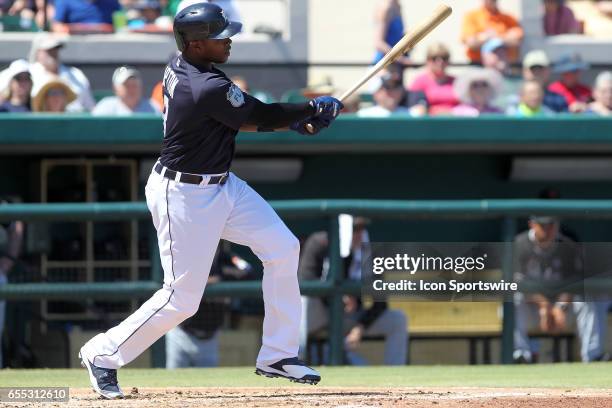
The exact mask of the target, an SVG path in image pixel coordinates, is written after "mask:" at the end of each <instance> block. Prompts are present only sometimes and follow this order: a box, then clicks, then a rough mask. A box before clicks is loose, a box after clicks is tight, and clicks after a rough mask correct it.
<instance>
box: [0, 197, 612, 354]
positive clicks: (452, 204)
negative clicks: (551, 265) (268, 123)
mask: <svg viewBox="0 0 612 408" xmlns="http://www.w3.org/2000/svg"><path fill="white" fill-rule="evenodd" d="M271 205H272V206H273V207H274V209H275V210H276V211H277V212H278V213H279V214H280V215H281V216H283V217H286V218H294V217H309V218H314V217H326V218H327V219H328V220H329V222H328V228H329V229H328V232H329V237H330V271H329V274H328V279H327V280H326V281H324V282H320V281H315V282H301V283H300V289H301V291H302V294H304V295H309V296H321V297H326V298H327V300H328V302H329V313H330V316H329V322H330V325H329V342H330V364H331V365H340V364H342V363H343V332H342V320H343V319H342V315H343V304H342V295H344V294H360V293H361V287H360V283H359V282H346V281H343V279H342V276H341V273H340V270H341V262H342V260H341V257H340V245H339V228H338V217H337V215H338V214H341V213H351V214H355V215H364V216H368V217H371V218H378V219H384V218H407V219H419V218H420V219H439V218H456V217H461V218H471V219H483V218H497V219H499V220H500V222H502V223H503V228H502V231H503V233H502V236H501V237H500V240H501V241H503V242H506V243H507V245H506V250H505V254H504V261H503V267H502V269H503V277H504V279H505V280H506V281H509V280H512V268H511V263H512V253H511V250H512V247H511V242H512V240H513V239H514V236H515V235H516V233H517V231H516V219H517V218H520V217H527V216H530V215H534V214H536V215H538V214H541V215H556V216H561V217H564V218H612V200H554V201H551V200H462V201H453V200H445V201H392V200H295V201H272V202H271ZM148 217H149V212H148V210H147V207H146V204H145V203H140V202H139V203H133V202H121V203H103V204H102V203H90V204H84V203H62V204H6V205H1V206H0V222H6V221H13V220H22V221H24V222H50V221H113V220H114V221H119V220H126V219H147V218H148ZM155 241H156V240H154V241H153V242H155ZM155 248H156V246H155ZM151 257H152V263H151V265H152V271H151V276H152V280H150V281H136V282H115V283H108V282H105V283H45V282H41V283H19V284H11V283H9V284H6V285H3V286H0V299H7V300H40V299H52V298H54V299H57V298H66V297H69V298H70V299H92V298H98V299H99V298H105V299H108V298H115V299H117V298H130V297H135V296H148V295H151V294H152V293H153V292H155V291H156V290H158V289H159V287H160V283H161V281H162V276H163V274H162V270H161V265H160V262H159V253H158V252H157V251H156V250H153V251H152V253H151ZM537 289H538V288H537V287H527V288H524V290H527V291H534V290H537ZM585 289H586V290H589V291H590V292H603V293H612V280H598V281H590V282H585ZM206 296H211V297H217V296H231V297H258V296H261V282H259V281H249V282H221V283H218V284H215V285H211V286H210V287H208V288H207V289H206ZM513 329H514V307H513V304H512V303H510V302H506V303H504V304H503V324H502V362H504V363H511V362H512V349H513Z"/></svg>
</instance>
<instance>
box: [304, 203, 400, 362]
mask: <svg viewBox="0 0 612 408" xmlns="http://www.w3.org/2000/svg"><path fill="white" fill-rule="evenodd" d="M339 221H340V255H341V256H342V258H343V263H342V265H343V270H342V273H343V276H344V278H345V279H353V280H360V279H361V260H362V243H368V242H370V240H369V233H368V231H367V229H366V227H367V225H368V224H369V223H370V221H369V220H368V219H366V218H363V217H352V216H350V215H346V214H342V215H340V220H339ZM328 272H329V238H328V234H327V232H326V231H321V232H315V233H313V234H312V235H310V236H309V237H308V239H307V240H306V242H305V243H304V245H303V246H302V256H301V259H300V265H299V268H298V277H299V279H300V280H301V281H304V280H326V279H327V274H328ZM343 302H344V324H343V326H344V329H345V333H344V334H345V338H344V344H345V350H346V356H345V357H346V362H347V363H349V364H352V365H365V364H366V363H367V362H366V360H365V359H364V358H363V357H362V356H360V355H359V354H358V353H357V349H358V348H359V345H360V343H361V340H362V338H363V337H364V336H383V337H384V338H385V352H384V364H386V365H404V364H406V354H407V348H408V331H407V317H406V315H405V314H404V312H402V311H401V310H391V309H389V308H388V305H387V303H386V302H374V303H373V304H372V306H370V307H365V306H364V304H363V303H362V301H361V299H360V298H358V297H355V296H351V295H345V296H344V297H343ZM328 323H329V322H328V309H327V305H326V304H325V302H324V301H323V300H322V299H321V298H317V297H305V296H303V297H302V325H301V328H300V332H301V333H300V343H301V344H300V352H301V353H305V352H306V351H307V350H306V348H307V346H308V345H307V343H308V336H312V335H316V334H317V333H320V332H321V331H323V330H325V329H326V328H327V326H328ZM308 352H310V350H308ZM318 363H319V364H320V363H323V362H322V361H320V362H318Z"/></svg>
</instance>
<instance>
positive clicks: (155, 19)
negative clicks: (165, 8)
mask: <svg viewBox="0 0 612 408" xmlns="http://www.w3.org/2000/svg"><path fill="white" fill-rule="evenodd" d="M126 14H127V18H128V25H127V26H128V28H129V29H130V30H132V31H142V32H163V31H172V20H171V19H170V18H168V17H166V16H162V9H161V4H160V2H159V1H157V0H136V1H134V2H133V4H132V5H131V6H130V8H129V9H128V11H127V13H126Z"/></svg>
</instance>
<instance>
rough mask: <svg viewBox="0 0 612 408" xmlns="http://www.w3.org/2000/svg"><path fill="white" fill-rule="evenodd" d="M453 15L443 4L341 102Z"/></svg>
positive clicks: (307, 128)
mask: <svg viewBox="0 0 612 408" xmlns="http://www.w3.org/2000/svg"><path fill="white" fill-rule="evenodd" d="M452 13H453V9H452V8H451V7H449V6H447V5H444V4H441V5H440V6H438V7H437V8H436V9H435V11H434V12H433V14H432V15H431V16H430V17H429V18H427V19H426V20H424V21H422V22H421V23H419V24H418V25H417V26H416V27H415V28H414V29H412V30H411V31H410V32H408V33H407V34H406V35H405V36H404V37H403V38H402V39H401V40H400V41H399V42H398V43H397V44H395V46H394V47H393V48H392V49H391V51H389V52H388V53H387V55H385V57H384V58H383V59H382V60H380V61H379V62H378V64H376V65H375V66H373V67H372V68H371V69H370V70H369V71H368V72H367V73H366V74H365V75H364V76H363V78H361V79H360V80H359V82H357V83H356V84H355V85H354V86H353V87H352V88H350V89H349V90H348V91H346V92H344V94H342V96H341V97H340V101H341V102H344V101H346V99H347V98H348V97H349V96H351V95H352V94H353V93H355V92H356V91H357V90H358V89H359V88H361V87H362V86H363V85H364V84H365V83H366V82H368V81H369V80H370V79H371V78H372V77H373V76H374V75H376V74H377V73H378V72H379V71H380V70H382V69H384V68H385V67H387V66H388V65H390V64H391V63H393V61H395V60H397V59H398V58H399V57H400V56H402V55H403V54H405V53H406V52H407V51H409V50H411V49H412V48H414V46H415V45H417V44H418V43H419V42H420V41H421V40H422V39H423V38H425V37H426V36H427V34H429V33H430V32H432V31H433V29H434V28H436V27H437V26H439V25H440V24H441V23H442V22H443V21H444V20H446V19H447V18H448V16H450V15H451V14H452ZM306 130H308V133H314V130H315V129H314V126H313V125H311V124H310V123H308V124H306Z"/></svg>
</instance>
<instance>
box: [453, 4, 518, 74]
mask: <svg viewBox="0 0 612 408" xmlns="http://www.w3.org/2000/svg"><path fill="white" fill-rule="evenodd" d="M496 37H497V38H500V39H501V40H502V41H503V42H504V44H505V45H506V47H508V51H509V58H510V61H511V62H516V61H517V59H518V57H519V47H520V45H521V42H522V41H523V29H522V28H521V26H520V25H519V23H518V21H516V19H515V18H514V17H512V16H511V15H509V14H504V13H502V12H501V11H500V10H499V8H498V7H497V0H483V7H481V8H479V9H478V10H474V11H471V12H470V13H468V14H467V15H466V16H465V19H464V21H463V30H462V34H461V40H462V41H463V43H464V44H465V45H466V46H467V56H468V58H469V60H470V61H471V62H473V63H480V62H481V57H480V48H481V47H482V46H483V44H484V43H486V42H487V41H489V40H490V39H492V38H496Z"/></svg>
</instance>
